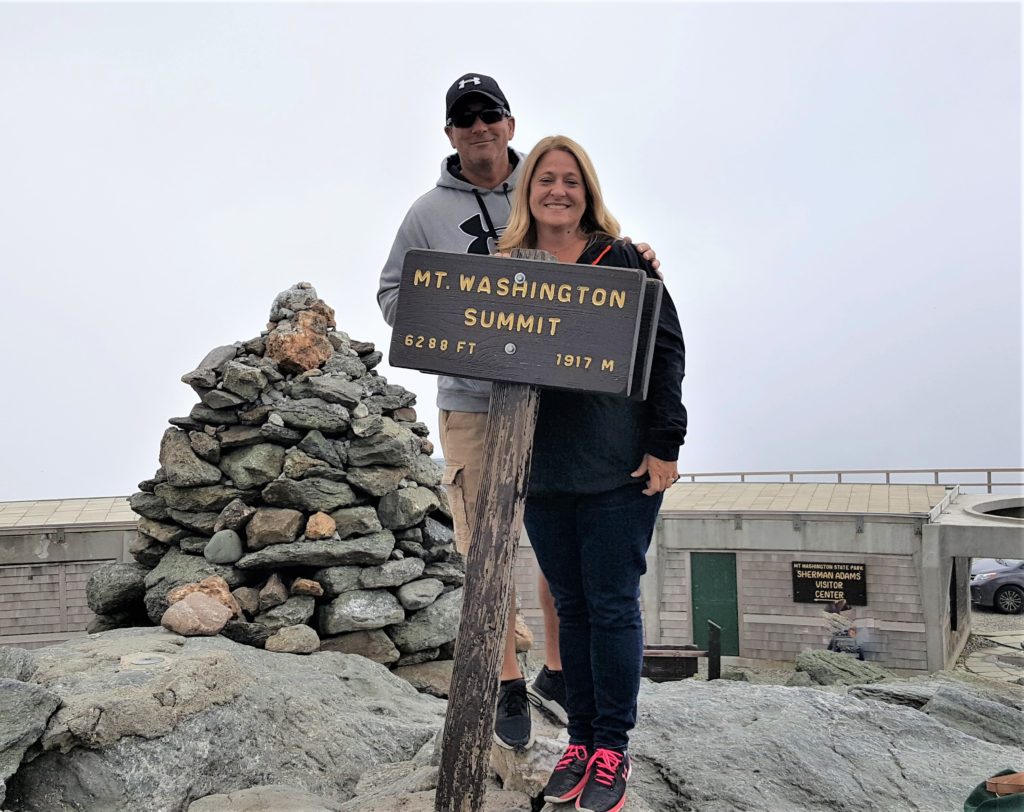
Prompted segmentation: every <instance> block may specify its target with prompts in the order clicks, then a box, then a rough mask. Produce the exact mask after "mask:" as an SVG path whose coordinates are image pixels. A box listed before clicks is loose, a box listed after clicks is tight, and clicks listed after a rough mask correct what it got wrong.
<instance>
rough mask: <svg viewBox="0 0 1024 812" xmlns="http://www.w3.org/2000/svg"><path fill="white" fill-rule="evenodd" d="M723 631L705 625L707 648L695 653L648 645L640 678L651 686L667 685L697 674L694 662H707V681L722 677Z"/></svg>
mask: <svg viewBox="0 0 1024 812" xmlns="http://www.w3.org/2000/svg"><path fill="white" fill-rule="evenodd" d="M721 633H722V628H721V626H719V625H718V624H717V623H714V622H713V621H710V620H709V621H708V647H707V649H706V650H702V649H698V648H697V647H696V646H695V645H692V644H687V645H682V646H663V645H647V646H644V664H643V670H642V671H641V676H644V677H647V678H648V679H649V680H651V681H652V682H669V681H672V680H680V679H686V678H687V677H692V676H695V675H696V673H697V659H698V658H700V657H707V658H708V680H713V679H719V678H721V676H722V644H721Z"/></svg>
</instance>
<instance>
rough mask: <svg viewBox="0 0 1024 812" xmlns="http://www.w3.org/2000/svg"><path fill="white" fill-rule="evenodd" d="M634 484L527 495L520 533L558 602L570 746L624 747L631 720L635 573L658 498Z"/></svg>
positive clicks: (638, 640) (636, 654) (636, 667)
mask: <svg viewBox="0 0 1024 812" xmlns="http://www.w3.org/2000/svg"><path fill="white" fill-rule="evenodd" d="M642 490H643V485H627V486H625V487H622V488H616V489H615V490H613V491H606V492H604V493H598V494H586V495H575V494H571V495H564V496H528V497H527V499H526V515H525V524H526V532H527V533H529V535H530V543H531V544H532V545H533V550H534V552H535V553H536V555H537V561H538V563H539V564H540V568H541V570H542V571H543V573H544V577H545V578H547V581H548V585H549V586H550V587H551V594H552V596H553V597H554V599H555V606H556V607H557V609H558V622H559V629H560V631H559V639H560V642H559V650H560V652H561V655H562V668H563V670H564V674H565V693H566V705H567V707H566V712H567V713H568V715H569V740H570V742H572V743H573V744H585V745H587V746H588V747H595V748H596V747H608V748H612V749H616V750H624V749H625V748H626V746H627V745H628V744H629V731H630V730H632V729H633V726H634V725H635V724H636V696H637V693H638V692H639V690H640V671H641V668H642V667H643V623H642V621H641V618H640V576H641V575H643V574H644V572H646V571H647V563H646V558H645V556H646V554H647V548H648V547H649V546H650V543H651V535H652V533H653V532H654V522H655V520H656V519H657V516H658V509H659V508H660V507H661V500H662V495H661V494H657V495H655V496H644V494H643V493H641V491H642Z"/></svg>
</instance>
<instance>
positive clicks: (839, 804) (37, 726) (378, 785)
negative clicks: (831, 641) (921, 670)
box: [0, 628, 1024, 812]
mask: <svg viewBox="0 0 1024 812" xmlns="http://www.w3.org/2000/svg"><path fill="white" fill-rule="evenodd" d="M443 665H444V664H443V663H442V662H440V661H435V662H431V663H424V664H420V665H418V666H409V667H407V668H402V669H399V670H398V671H396V672H392V671H389V670H388V669H387V668H386V667H384V666H383V665H380V664H378V663H374V662H372V661H370V660H368V659H366V658H364V657H360V656H356V655H351V654H343V653H337V652H320V653H315V654H312V655H306V656H298V655H294V654H287V653H277V652H270V651H264V650H261V649H257V648H252V647H250V646H245V645H240V644H237V643H234V642H232V641H231V640H228V639H227V638H224V637H209V638H205V637H204V638H186V637H182V636H179V635H176V634H172V633H170V632H168V631H166V630H164V629H160V628H147V629H123V630H115V631H110V632H106V633H103V634H100V635H95V636H92V637H90V638H87V639H85V640H79V641H74V642H71V643H65V644H62V645H60V646H53V647H50V648H45V649H40V650H37V651H33V652H27V651H23V650H19V649H10V648H8V649H3V648H0V806H2V807H3V809H5V810H8V812H44V811H45V812H62V811H63V810H87V811H89V812H112V811H113V810H128V809H147V810H158V811H160V812H162V811H163V810H167V812H243V811H244V812H285V810H292V812H299V810H301V812H318V811H323V810H333V811H338V810H345V812H349V810H351V811H352V812H355V811H356V810H358V812H431V810H432V809H433V790H434V788H435V786H436V783H437V764H438V762H439V752H438V747H437V744H438V741H439V732H440V730H441V727H442V724H443V719H444V713H445V709H446V702H445V701H444V700H443V699H441V698H438V697H436V696H432V695H430V694H429V693H425V692H422V691H418V690H417V689H416V688H414V687H413V686H412V685H411V684H410V683H409V682H408V681H406V680H405V679H403V676H402V672H405V671H408V670H409V669H420V671H419V672H415V671H413V672H412V673H413V674H416V678H417V679H419V680H421V681H422V683H423V684H422V685H421V686H420V687H421V689H425V688H426V685H427V683H428V681H429V680H431V679H432V680H433V686H434V687H433V689H432V690H434V691H438V689H439V688H443V679H439V675H438V674H437V673H433V672H431V669H433V670H434V671H440V669H441V668H442V667H443ZM432 673H433V676H432V677H431V674H432ZM787 679H789V680H795V679H799V680H800V681H801V682H802V686H801V687H787V686H782V685H778V684H768V683H767V682H766V683H764V684H761V683H758V682H755V681H753V680H750V681H740V680H720V681H714V682H707V681H704V680H699V679H695V680H694V679H691V680H685V681H682V682H674V683H663V684H654V683H651V682H649V681H646V680H645V681H644V683H643V686H642V689H641V697H640V707H641V713H640V718H639V720H638V724H637V728H636V731H635V734H634V737H633V746H632V748H631V751H632V753H633V757H634V768H635V772H634V777H633V779H632V781H631V785H630V786H631V789H630V801H629V804H628V805H627V807H626V809H627V810H628V812H655V811H657V812H696V811H697V810H699V812H732V811H733V810H758V811H759V812H760V811H761V810H764V812H776V811H777V812H790V810H812V811H814V810H822V811H824V810H838V811H839V812H855V811H856V812H860V810H865V809H871V810H882V811H883V812H886V811H888V810H891V811H892V812H902V811H903V810H918V811H919V812H924V811H925V810H928V811H930V810H940V809H957V808H960V807H961V806H962V804H963V800H964V798H966V796H967V794H968V793H969V792H970V790H971V788H972V787H973V786H974V785H975V784H977V783H978V782H979V781H981V780H983V779H984V778H986V777H988V776H989V775H992V774H994V773H995V772H998V771H999V770H1002V769H1005V768H1008V767H1013V768H1019V767H1020V765H1021V762H1022V758H1021V752H1022V751H1024V689H1022V688H1020V687H1018V686H1012V685H1007V684H1003V683H997V682H989V681H986V680H984V679H979V678H975V677H972V676H971V675H969V674H965V673H959V672H947V673H942V674H937V675H932V676H930V677H922V678H916V679H897V678H894V677H893V676H892V675H889V674H886V673H885V672H884V671H882V670H880V669H878V668H877V667H874V666H871V665H870V664H861V663H857V661H856V660H853V659H852V658H850V657H847V656H845V655H841V654H833V653H830V652H825V651H817V652H809V653H806V654H805V655H801V659H800V661H798V663H797V671H796V672H793V671H791V672H789V674H788V677H787ZM438 692H440V691H438ZM537 728H538V729H537V733H538V735H537V742H536V744H535V746H534V747H533V748H532V749H531V750H530V751H529V752H527V753H526V754H523V755H516V754H512V753H511V752H509V751H504V750H500V749H499V748H495V750H494V751H492V754H491V763H490V766H491V777H490V778H489V787H490V789H489V791H488V796H487V805H486V806H485V810H486V812H538V809H539V807H540V806H541V804H538V803H537V802H535V801H534V800H533V798H534V797H535V796H536V795H537V793H538V791H539V789H540V787H541V786H542V784H543V782H544V780H545V779H546V777H547V774H548V771H549V770H550V767H551V764H552V763H553V761H554V760H555V759H556V758H557V756H558V754H560V752H561V750H562V749H563V748H564V745H565V732H564V730H562V729H560V728H556V727H554V726H552V725H551V724H550V723H548V722H546V721H544V720H541V719H538V720H537ZM5 781H6V784H5V783H4V782H5ZM4 794H6V800H4ZM570 808H571V807H569V806H565V807H564V809H562V808H560V809H558V810H557V811H556V810H555V809H554V808H551V807H547V812H569V810H570Z"/></svg>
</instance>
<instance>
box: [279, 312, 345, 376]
mask: <svg viewBox="0 0 1024 812" xmlns="http://www.w3.org/2000/svg"><path fill="white" fill-rule="evenodd" d="M325 306H326V305H325ZM332 315H333V314H332ZM332 321H333V319H332ZM332 352H334V348H333V347H332V346H331V342H330V341H329V340H328V339H327V319H326V318H325V317H324V316H323V315H321V314H320V313H317V312H315V311H313V310H303V311H301V312H300V313H298V314H297V315H296V316H295V319H294V320H287V321H282V322H279V323H278V324H277V326H276V327H275V328H274V330H273V331H272V332H271V333H270V335H268V336H267V352H266V354H267V357H268V358H270V359H272V360H274V361H276V362H277V364H278V366H280V368H281V369H282V371H284V372H305V371H306V370H309V369H316V368H317V367H319V366H321V365H322V364H323V363H324V362H325V361H326V360H327V359H328V358H330V357H331V353H332Z"/></svg>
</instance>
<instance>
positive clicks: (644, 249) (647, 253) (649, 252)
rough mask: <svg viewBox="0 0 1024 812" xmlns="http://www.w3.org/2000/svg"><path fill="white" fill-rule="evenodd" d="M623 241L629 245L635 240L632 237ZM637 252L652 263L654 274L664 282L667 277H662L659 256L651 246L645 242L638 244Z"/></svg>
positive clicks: (624, 238)
mask: <svg viewBox="0 0 1024 812" xmlns="http://www.w3.org/2000/svg"><path fill="white" fill-rule="evenodd" d="M622 241H623V242H624V243H626V245H629V244H630V243H632V242H633V240H632V239H631V238H630V237H623V238H622ZM636 250H637V253H639V254H640V256H642V257H643V258H644V259H646V260H647V261H648V262H649V263H651V267H652V268H653V269H654V272H655V273H656V274H657V275H658V279H660V280H661V281H663V282H664V281H665V277H664V276H662V273H661V271H659V270H658V268H660V267H661V260H659V259H658V256H657V254H655V253H654V249H653V248H651V246H649V245H648V244H647V243H645V242H638V243H637V244H636Z"/></svg>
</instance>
